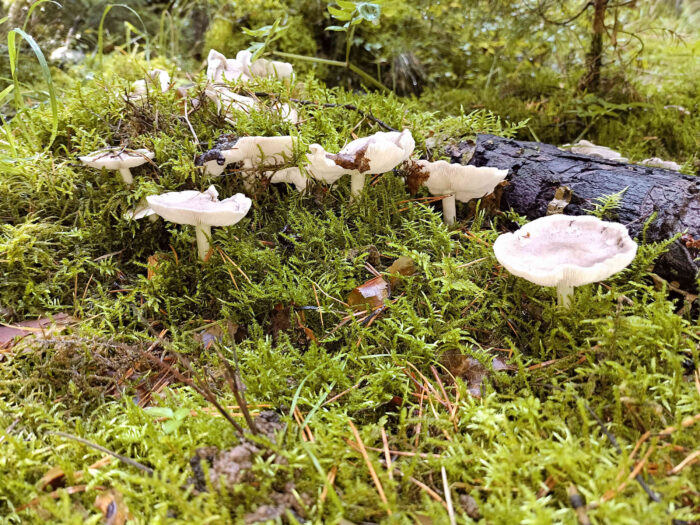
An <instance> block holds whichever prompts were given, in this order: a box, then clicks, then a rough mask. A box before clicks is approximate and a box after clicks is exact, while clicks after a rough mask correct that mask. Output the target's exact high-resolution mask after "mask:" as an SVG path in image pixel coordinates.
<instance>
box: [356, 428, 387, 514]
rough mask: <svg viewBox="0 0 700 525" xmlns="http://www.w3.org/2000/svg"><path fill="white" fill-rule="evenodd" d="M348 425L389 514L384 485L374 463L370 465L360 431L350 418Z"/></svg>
mask: <svg viewBox="0 0 700 525" xmlns="http://www.w3.org/2000/svg"><path fill="white" fill-rule="evenodd" d="M348 425H349V426H350V430H352V434H353V436H355V440H356V441H357V445H358V446H359V447H360V454H362V457H363V459H364V460H365V464H366V465H367V468H368V469H369V474H370V476H372V481H373V482H374V485H375V487H377V492H378V493H379V499H381V500H382V503H384V505H385V506H386V513H387V515H388V516H391V514H392V512H391V508H390V507H389V501H387V499H386V495H385V494H384V487H382V482H381V481H380V480H379V476H377V472H376V471H375V470H374V465H372V462H371V461H370V459H369V455H368V454H367V450H366V449H365V444H364V443H363V442H362V438H361V437H360V433H359V432H358V431H357V427H355V424H354V423H353V422H352V420H351V419H348Z"/></svg>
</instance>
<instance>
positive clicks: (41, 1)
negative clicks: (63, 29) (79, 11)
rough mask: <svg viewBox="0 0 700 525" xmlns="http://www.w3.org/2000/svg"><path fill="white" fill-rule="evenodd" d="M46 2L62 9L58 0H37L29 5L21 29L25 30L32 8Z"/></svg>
mask: <svg viewBox="0 0 700 525" xmlns="http://www.w3.org/2000/svg"><path fill="white" fill-rule="evenodd" d="M46 2H51V3H52V4H56V5H57V6H58V8H59V9H63V6H62V5H61V4H59V3H58V2H56V1H55V0H37V1H36V2H34V3H33V4H32V5H31V6H30V7H29V11H27V16H25V17H24V24H22V31H26V30H27V24H28V23H29V19H30V18H31V16H32V13H33V12H34V10H35V9H36V8H37V7H39V6H40V5H41V4H45V3H46Z"/></svg>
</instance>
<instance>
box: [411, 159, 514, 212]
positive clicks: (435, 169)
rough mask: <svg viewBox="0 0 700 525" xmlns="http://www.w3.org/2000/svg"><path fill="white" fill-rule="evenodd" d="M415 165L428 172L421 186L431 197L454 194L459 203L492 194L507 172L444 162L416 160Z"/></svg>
mask: <svg viewBox="0 0 700 525" xmlns="http://www.w3.org/2000/svg"><path fill="white" fill-rule="evenodd" d="M416 164H418V165H420V166H421V168H422V169H423V170H425V171H427V172H428V174H429V176H428V180H426V181H425V182H424V183H423V185H424V186H425V187H427V188H428V191H429V192H430V193H431V194H432V195H445V194H448V195H449V194H454V196H455V198H456V199H457V200H458V201H461V202H467V201H470V200H471V199H480V198H481V197H484V196H486V195H488V194H489V193H492V192H493V190H494V189H495V188H496V186H497V185H498V184H499V183H500V182H503V181H504V180H505V178H506V176H507V175H508V170H499V169H498V168H489V167H481V168H477V167H476V166H463V165H462V164H451V163H449V162H446V161H444V160H438V161H437V162H428V161H427V160H417V161H416Z"/></svg>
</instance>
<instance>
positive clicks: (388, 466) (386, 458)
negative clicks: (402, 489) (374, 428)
mask: <svg viewBox="0 0 700 525" xmlns="http://www.w3.org/2000/svg"><path fill="white" fill-rule="evenodd" d="M381 430H382V445H384V461H386V470H387V473H388V474H389V479H391V480H393V479H394V474H393V472H392V471H391V454H390V453H389V440H388V439H387V437H386V430H385V429H384V427H382V429H381Z"/></svg>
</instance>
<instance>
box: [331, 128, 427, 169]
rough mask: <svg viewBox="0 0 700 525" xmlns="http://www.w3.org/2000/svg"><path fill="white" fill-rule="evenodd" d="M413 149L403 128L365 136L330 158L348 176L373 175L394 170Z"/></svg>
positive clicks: (408, 133)
mask: <svg viewBox="0 0 700 525" xmlns="http://www.w3.org/2000/svg"><path fill="white" fill-rule="evenodd" d="M415 147H416V142H415V141H414V140H413V135H411V132H410V131H409V130H407V129H405V130H403V131H401V132H398V131H388V132H386V131H379V132H377V133H375V134H374V135H370V136H369V137H363V138H361V139H357V140H353V141H352V142H350V143H349V144H348V145H347V146H345V147H344V148H343V149H341V150H340V152H339V153H337V154H336V155H331V156H330V158H331V160H334V161H335V163H336V164H338V165H339V166H343V167H345V168H346V169H347V170H348V171H347V173H351V172H353V171H355V172H358V173H365V174H370V175H376V174H378V173H384V172H387V171H389V170H392V169H394V168H395V167H396V166H398V165H399V164H401V163H402V162H403V161H405V160H406V159H408V157H410V156H411V153H413V149H414V148H415Z"/></svg>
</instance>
